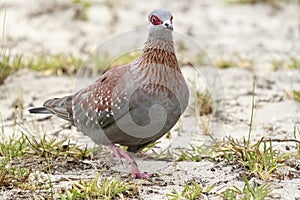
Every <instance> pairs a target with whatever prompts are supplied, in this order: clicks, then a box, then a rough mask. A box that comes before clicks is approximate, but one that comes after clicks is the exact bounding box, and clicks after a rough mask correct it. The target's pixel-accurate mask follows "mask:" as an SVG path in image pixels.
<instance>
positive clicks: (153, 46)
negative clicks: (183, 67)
mask: <svg viewBox="0 0 300 200" xmlns="http://www.w3.org/2000/svg"><path fill="white" fill-rule="evenodd" d="M132 69H133V74H134V79H135V81H136V82H139V85H140V86H141V89H143V90H145V91H149V93H152V94H153V95H155V94H157V95H159V94H160V93H161V92H163V90H166V89H167V90H169V91H171V90H176V89H179V90H180V89H181V85H182V84H183V82H184V79H183V77H182V74H181V71H180V68H179V65H178V62H177V59H176V56H175V52H174V45H173V41H162V40H148V41H147V42H146V43H145V46H144V49H143V53H142V55H141V57H140V58H139V59H137V60H136V62H135V64H134V66H133V68H132ZM149 87H151V88H149ZM165 92H166V91H165Z"/></svg>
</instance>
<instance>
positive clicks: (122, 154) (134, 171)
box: [108, 144, 151, 179]
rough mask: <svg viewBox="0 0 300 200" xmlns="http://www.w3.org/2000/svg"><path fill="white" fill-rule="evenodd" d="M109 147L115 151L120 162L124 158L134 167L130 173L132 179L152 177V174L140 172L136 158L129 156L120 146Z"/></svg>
mask: <svg viewBox="0 0 300 200" xmlns="http://www.w3.org/2000/svg"><path fill="white" fill-rule="evenodd" d="M108 147H110V148H111V150H112V151H113V154H114V156H115V157H116V158H117V159H118V160H121V159H122V158H124V159H126V160H128V161H129V162H130V163H131V165H132V167H131V171H130V173H129V176H130V177H131V178H142V179H149V178H150V177H151V174H147V173H142V172H140V170H139V168H138V166H137V164H136V162H135V160H134V158H133V157H132V156H130V155H128V154H127V153H126V152H125V151H123V150H122V149H120V148H119V147H118V146H116V145H114V144H109V145H108Z"/></svg>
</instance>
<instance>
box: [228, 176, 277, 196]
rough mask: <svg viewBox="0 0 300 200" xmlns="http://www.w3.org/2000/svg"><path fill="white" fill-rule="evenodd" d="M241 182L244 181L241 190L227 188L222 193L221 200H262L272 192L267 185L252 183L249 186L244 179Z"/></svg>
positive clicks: (234, 187)
mask: <svg viewBox="0 0 300 200" xmlns="http://www.w3.org/2000/svg"><path fill="white" fill-rule="evenodd" d="M243 181H244V187H243V189H242V190H241V189H239V188H238V187H236V186H233V187H231V188H227V189H226V190H225V191H224V192H223V193H222V196H223V198H224V199H228V200H235V199H247V200H248V199H249V200H250V199H255V200H263V199H265V198H266V197H267V196H268V194H270V193H271V192H272V190H271V189H270V185H269V184H263V185H261V186H259V185H258V184H257V183H254V185H253V186H251V185H250V183H249V181H248V179H247V178H246V177H243Z"/></svg>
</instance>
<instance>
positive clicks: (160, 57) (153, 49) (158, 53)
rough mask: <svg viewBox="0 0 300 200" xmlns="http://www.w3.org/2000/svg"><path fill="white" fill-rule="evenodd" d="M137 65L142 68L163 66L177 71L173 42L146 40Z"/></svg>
mask: <svg viewBox="0 0 300 200" xmlns="http://www.w3.org/2000/svg"><path fill="white" fill-rule="evenodd" d="M138 65H139V67H142V68H145V67H147V68H148V67H155V66H154V65H164V66H165V67H171V68H173V69H176V70H179V66H178V63H177V59H176V56H175V52H174V44H173V41H162V40H152V41H151V40H150V41H149V40H148V41H147V42H146V43H145V46H144V49H143V54H142V56H141V57H140V59H139V62H138Z"/></svg>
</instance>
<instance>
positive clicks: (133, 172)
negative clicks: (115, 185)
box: [128, 166, 151, 180]
mask: <svg viewBox="0 0 300 200" xmlns="http://www.w3.org/2000/svg"><path fill="white" fill-rule="evenodd" d="M133 168H134V167H132V169H131V172H130V173H129V175H128V176H130V177H131V178H134V179H135V178H141V179H147V180H148V179H149V178H150V177H151V174H147V173H142V172H140V170H139V169H138V168H137V166H136V169H133Z"/></svg>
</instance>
